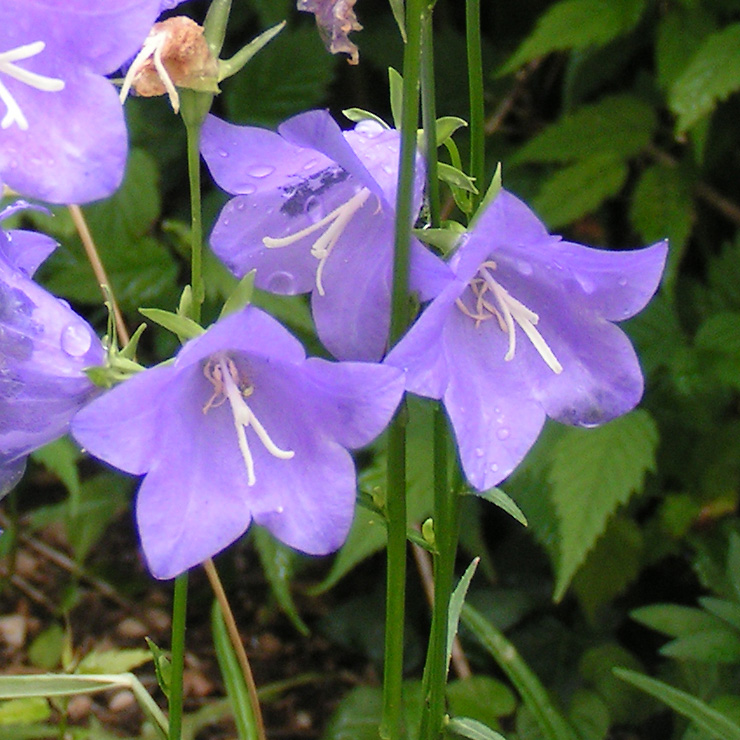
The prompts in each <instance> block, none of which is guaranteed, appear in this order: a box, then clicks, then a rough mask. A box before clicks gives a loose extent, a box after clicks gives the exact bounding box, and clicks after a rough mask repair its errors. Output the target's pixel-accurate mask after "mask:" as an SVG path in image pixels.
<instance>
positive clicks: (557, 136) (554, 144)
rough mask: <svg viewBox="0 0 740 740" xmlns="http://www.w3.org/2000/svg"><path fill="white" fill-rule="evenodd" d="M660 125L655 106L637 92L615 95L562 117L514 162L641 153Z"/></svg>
mask: <svg viewBox="0 0 740 740" xmlns="http://www.w3.org/2000/svg"><path fill="white" fill-rule="evenodd" d="M656 125H657V120H656V116H655V111H654V110H653V108H652V106H650V105H648V103H646V102H645V101H643V100H641V99H640V98H637V97H635V96H634V95H614V96H612V97H607V98H602V99H601V100H599V101H598V102H597V103H592V104H590V105H583V106H581V107H580V108H577V109H576V110H575V111H573V112H572V113H569V114H567V115H565V116H563V117H562V118H560V119H559V120H558V121H556V122H555V123H553V124H551V125H550V126H548V127H547V128H546V129H544V131H542V132H540V133H539V134H537V136H535V137H534V138H532V139H530V140H529V141H528V142H527V143H526V144H525V145H524V146H523V147H522V148H521V149H519V151H518V152H517V153H516V154H515V155H514V157H513V159H512V162H513V163H514V164H521V163H522V162H571V161H573V160H576V159H584V158H587V157H592V156H594V155H605V154H614V155H615V156H619V157H622V158H624V159H627V158H629V157H632V156H634V155H636V154H639V153H640V152H641V151H642V150H643V149H644V148H645V147H646V146H647V145H648V144H649V143H650V140H651V139H652V136H653V132H654V130H655V127H656Z"/></svg>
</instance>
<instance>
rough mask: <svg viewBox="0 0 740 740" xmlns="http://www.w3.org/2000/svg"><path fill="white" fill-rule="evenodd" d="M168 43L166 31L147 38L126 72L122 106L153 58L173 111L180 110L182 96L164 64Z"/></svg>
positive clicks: (122, 88)
mask: <svg viewBox="0 0 740 740" xmlns="http://www.w3.org/2000/svg"><path fill="white" fill-rule="evenodd" d="M166 41H167V33H166V32H164V31H163V32H160V33H156V32H155V33H152V34H150V35H149V36H148V37H147V39H146V41H144V45H143V46H142V47H141V51H140V52H139V53H138V54H137V55H136V57H134V61H133V62H131V66H130V67H129V69H128V72H126V77H125V78H124V80H123V86H122V87H121V92H120V94H119V98H120V100H121V103H122V104H123V103H124V102H125V100H126V97H127V96H128V94H129V91H130V90H131V86H132V85H133V83H134V79H135V78H136V75H138V74H139V72H141V70H142V69H143V68H144V65H145V64H146V63H147V61H148V60H149V58H150V57H151V58H152V59H153V61H154V68H155V69H156V70H157V74H159V79H160V80H162V84H163V85H164V89H165V90H166V91H167V96H168V97H169V99H170V105H171V106H172V110H173V111H174V112H175V113H177V112H178V111H179V110H180V95H179V93H178V92H177V88H176V87H175V83H174V82H172V78H171V77H170V75H169V73H168V72H167V69H166V68H165V66H164V62H162V48H163V47H164V45H165V43H166Z"/></svg>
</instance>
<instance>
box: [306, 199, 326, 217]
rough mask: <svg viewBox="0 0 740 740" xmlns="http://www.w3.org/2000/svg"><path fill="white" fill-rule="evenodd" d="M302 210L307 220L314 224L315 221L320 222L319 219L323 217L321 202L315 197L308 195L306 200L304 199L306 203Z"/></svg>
mask: <svg viewBox="0 0 740 740" xmlns="http://www.w3.org/2000/svg"><path fill="white" fill-rule="evenodd" d="M303 210H304V211H305V213H306V215H307V216H308V218H309V220H310V221H311V222H312V223H314V224H315V223H316V222H317V221H321V219H322V218H323V217H324V208H323V206H322V204H321V201H320V200H319V199H318V198H317V197H316V196H315V195H310V196H309V197H308V198H306V202H305V204H304V205H303Z"/></svg>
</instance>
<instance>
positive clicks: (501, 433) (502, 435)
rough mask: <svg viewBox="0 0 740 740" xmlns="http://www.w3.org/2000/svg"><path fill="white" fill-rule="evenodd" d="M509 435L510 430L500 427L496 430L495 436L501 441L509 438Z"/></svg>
mask: <svg viewBox="0 0 740 740" xmlns="http://www.w3.org/2000/svg"><path fill="white" fill-rule="evenodd" d="M510 435H511V432H510V431H509V430H508V429H507V428H506V427H501V429H499V430H498V431H497V432H496V436H497V437H498V438H499V439H500V440H501V441H502V442H503V441H504V440H505V439H509V436H510Z"/></svg>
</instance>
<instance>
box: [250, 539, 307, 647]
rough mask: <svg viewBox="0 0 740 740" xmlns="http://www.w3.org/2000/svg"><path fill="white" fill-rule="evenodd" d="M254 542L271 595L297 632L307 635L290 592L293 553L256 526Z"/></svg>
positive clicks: (293, 560) (305, 627) (304, 624)
mask: <svg viewBox="0 0 740 740" xmlns="http://www.w3.org/2000/svg"><path fill="white" fill-rule="evenodd" d="M254 542H255V546H256V547H257V553H258V554H259V558H260V562H261V563H262V569H263V570H264V572H265V575H266V576H267V581H268V583H269V584H270V590H271V591H272V593H273V596H274V597H275V598H276V599H277V602H278V604H279V605H280V608H281V609H282V610H283V611H284V612H285V614H286V615H287V617H288V619H290V621H291V622H292V623H293V626H294V627H295V628H296V629H297V630H298V632H300V633H301V634H302V635H303V636H304V637H305V636H307V635H308V634H309V629H308V626H307V625H306V623H305V622H304V621H303V620H302V619H301V615H300V614H299V613H298V608H297V607H296V605H295V602H294V601H293V595H292V594H291V592H290V583H291V578H292V575H293V564H294V562H295V557H296V556H295V553H294V552H293V551H292V550H291V549H290V548H288V547H286V546H285V545H282V544H281V543H280V542H278V541H277V540H276V539H275V538H274V537H273V536H272V535H271V534H270V533H269V532H268V531H267V530H266V529H263V528H262V527H257V528H256V529H255V530H254Z"/></svg>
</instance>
